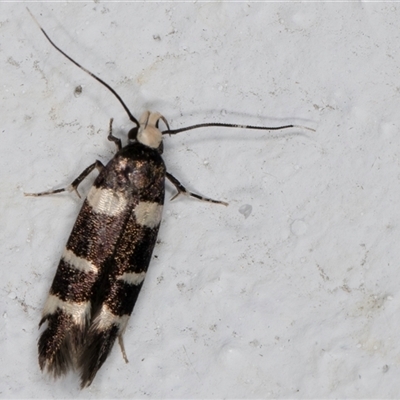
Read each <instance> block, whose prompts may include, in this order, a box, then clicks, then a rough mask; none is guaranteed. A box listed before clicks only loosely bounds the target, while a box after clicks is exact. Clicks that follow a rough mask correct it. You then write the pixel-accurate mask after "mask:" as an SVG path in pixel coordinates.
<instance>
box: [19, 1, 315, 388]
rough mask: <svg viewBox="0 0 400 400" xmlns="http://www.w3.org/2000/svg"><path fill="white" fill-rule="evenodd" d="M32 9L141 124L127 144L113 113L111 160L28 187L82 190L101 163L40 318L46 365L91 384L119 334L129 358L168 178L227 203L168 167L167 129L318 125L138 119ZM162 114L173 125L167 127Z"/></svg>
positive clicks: (178, 187) (180, 188)
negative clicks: (64, 181) (179, 123)
mask: <svg viewBox="0 0 400 400" xmlns="http://www.w3.org/2000/svg"><path fill="white" fill-rule="evenodd" d="M28 11H29V9H28ZM29 13H30V14H31V16H32V18H33V19H34V20H35V22H36V23H37V25H38V26H39V29H40V30H41V31H42V33H43V34H44V36H45V37H46V38H47V40H48V41H49V42H50V44H51V45H52V46H53V47H54V48H55V49H56V50H58V51H59V52H60V53H61V54H62V55H63V56H64V57H66V58H68V59H69V60H70V61H71V62H72V63H74V64H75V65H76V66H77V67H79V68H80V69H82V70H83V71H85V72H86V73H88V74H89V75H90V76H92V77H93V78H94V79H96V80H97V81H98V82H100V83H101V84H102V85H103V86H105V87H106V88H107V89H108V90H109V91H110V92H111V93H112V94H113V95H114V96H115V97H116V98H117V100H118V101H119V102H120V104H121V105H122V107H123V108H124V109H125V111H126V113H127V114H128V116H129V119H130V120H131V121H132V123H133V125H134V126H133V127H132V129H131V130H130V131H129V132H128V135H127V136H128V144H127V145H125V146H122V142H121V140H120V139H119V138H117V137H115V136H114V135H113V133H112V123H113V119H111V120H110V125H109V132H108V140H109V141H112V142H114V143H115V145H116V147H117V153H116V154H115V156H114V157H113V158H112V159H111V161H110V162H109V163H108V164H107V165H103V164H102V163H101V162H100V161H96V162H94V163H93V164H91V165H90V166H89V167H87V168H86V169H85V170H84V171H83V172H82V173H81V174H80V175H79V176H78V177H77V178H76V179H75V180H74V181H73V182H72V183H71V184H70V185H69V186H67V187H65V188H61V189H55V190H51V191H47V192H40V193H26V195H28V196H43V195H51V194H55V193H61V192H64V191H74V192H76V193H77V194H78V196H79V192H78V187H79V184H80V183H81V182H82V181H83V180H84V179H85V178H86V176H87V175H89V174H90V173H91V172H92V171H93V170H94V169H97V170H98V171H99V174H98V176H97V178H96V179H95V181H94V183H93V186H92V187H91V189H90V191H89V192H88V194H87V197H86V199H85V200H84V202H83V205H82V208H81V210H80V212H79V214H78V217H77V219H76V222H75V225H74V227H73V229H72V232H71V234H70V237H69V239H68V242H67V244H66V246H65V248H64V251H63V253H62V256H61V260H60V262H59V265H58V268H57V271H56V274H55V277H54V280H53V283H52V285H51V288H50V293H49V295H48V298H47V300H46V302H45V305H44V307H43V312H42V318H41V320H40V323H39V327H41V326H42V325H43V324H46V328H45V329H44V331H43V332H42V333H41V335H40V338H39V342H38V349H39V365H40V368H41V369H42V370H45V371H47V372H49V373H50V374H51V375H53V376H54V377H56V378H57V377H60V376H62V375H64V374H65V373H66V372H68V371H69V370H76V371H78V372H79V374H80V378H81V388H84V387H87V386H89V385H90V384H91V383H92V381H93V379H94V377H95V376H96V373H97V371H98V370H99V369H100V367H101V366H102V365H103V363H104V361H105V360H106V359H107V357H108V355H109V353H110V351H111V349H112V347H113V345H114V343H115V341H116V340H117V339H118V342H119V345H120V347H121V351H122V355H123V358H124V359H125V361H126V362H128V359H127V356H126V352H125V348H124V343H123V339H122V337H123V334H124V331H125V329H126V326H127V323H128V320H129V317H130V315H131V313H132V310H133V307H134V305H135V303H136V300H137V298H138V295H139V292H140V289H141V287H142V285H143V281H144V279H145V276H146V272H147V269H148V267H149V264H150V260H151V256H152V252H153V249H154V246H155V244H156V239H157V234H158V229H159V226H160V222H161V217H162V209H163V204H164V194H165V180H166V179H167V180H169V181H170V182H171V183H172V185H174V186H175V188H176V190H177V193H176V195H175V196H174V197H173V198H175V197H176V196H178V195H179V194H184V195H188V196H191V197H194V198H197V199H199V200H202V201H206V202H211V203H216V204H223V205H227V203H226V202H224V201H220V200H213V199H210V198H206V197H203V196H200V195H198V194H195V193H192V192H189V191H187V190H186V188H185V187H184V186H183V185H182V184H181V183H180V182H179V180H177V179H176V178H175V177H174V176H172V175H171V174H170V173H169V172H168V171H167V168H166V166H165V164H164V161H163V159H162V156H161V155H162V152H163V141H162V140H163V135H174V134H177V133H180V132H185V131H189V130H192V129H199V128H210V127H231V128H243V129H257V130H281V129H288V128H296V127H297V128H304V129H310V130H313V129H311V128H307V127H302V126H298V125H285V126H279V127H263V126H252V125H237V124H229V123H214V122H212V123H202V124H197V125H192V126H188V127H184V128H180V129H170V128H169V126H168V122H167V120H166V119H165V118H164V116H162V115H161V114H160V113H158V112H150V111H146V112H144V113H143V115H142V116H141V118H140V119H139V120H137V119H136V118H135V117H134V116H133V114H132V113H131V112H130V111H129V109H128V107H127V106H126V105H125V103H124V102H123V100H122V99H121V97H120V96H119V95H118V94H117V93H116V92H115V90H114V89H113V88H111V87H110V86H109V85H108V84H107V83H106V82H104V81H103V80H102V79H100V78H99V77H97V76H96V75H94V74H93V73H92V72H90V71H89V70H87V69H86V68H84V67H82V66H81V65H80V64H78V63H77V62H76V61H75V60H73V59H72V58H71V57H70V56H68V55H67V54H66V53H65V52H64V51H62V50H61V49H60V48H59V47H57V46H56V45H55V44H54V43H53V41H52V40H51V39H50V37H49V36H48V35H47V33H46V32H45V31H44V29H43V28H42V27H41V26H40V25H39V23H38V22H37V21H36V19H35V17H34V16H33V15H32V13H31V12H30V11H29ZM160 121H161V122H163V123H164V124H165V126H166V128H167V129H165V130H163V131H162V130H161V129H160V127H159V124H160ZM79 197H80V196H79Z"/></svg>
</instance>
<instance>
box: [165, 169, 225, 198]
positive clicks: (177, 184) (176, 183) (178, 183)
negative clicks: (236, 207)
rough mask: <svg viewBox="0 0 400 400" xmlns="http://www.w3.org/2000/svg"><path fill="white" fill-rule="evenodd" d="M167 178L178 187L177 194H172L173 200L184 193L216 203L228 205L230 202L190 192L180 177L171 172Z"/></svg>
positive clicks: (167, 174)
mask: <svg viewBox="0 0 400 400" xmlns="http://www.w3.org/2000/svg"><path fill="white" fill-rule="evenodd" d="M166 176H167V178H168V179H169V181H170V182H171V183H172V184H173V185H174V186H175V187H176V190H177V191H178V193H177V194H175V195H174V196H172V198H171V200H174V199H175V198H176V197H178V196H179V195H180V194H184V195H186V196H191V197H194V198H196V199H199V200H201V201H207V202H209V203H216V204H223V205H224V206H227V205H228V203H227V202H225V201H220V200H213V199H210V198H208V197H203V196H200V195H198V194H196V193H192V192H189V191H188V190H186V188H185V187H184V186H183V185H182V184H181V183H180V182H179V181H178V179H176V178H175V177H174V176H173V175H171V174H170V173H169V172H167V173H166Z"/></svg>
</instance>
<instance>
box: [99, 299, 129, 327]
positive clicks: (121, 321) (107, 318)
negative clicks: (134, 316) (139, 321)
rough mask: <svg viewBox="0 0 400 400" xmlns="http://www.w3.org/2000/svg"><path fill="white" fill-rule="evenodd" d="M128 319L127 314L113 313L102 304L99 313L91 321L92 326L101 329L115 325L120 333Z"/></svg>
mask: <svg viewBox="0 0 400 400" xmlns="http://www.w3.org/2000/svg"><path fill="white" fill-rule="evenodd" d="M128 319H129V315H123V316H122V317H119V316H118V315H114V314H113V313H112V312H111V310H110V309H109V308H108V307H107V306H106V305H105V304H103V306H102V307H101V311H100V314H99V315H98V316H97V317H96V318H95V320H94V321H93V328H94V329H95V330H99V331H102V330H106V329H108V328H110V327H111V326H112V325H117V326H118V328H119V333H121V332H123V331H124V330H125V328H126V325H127V324H128Z"/></svg>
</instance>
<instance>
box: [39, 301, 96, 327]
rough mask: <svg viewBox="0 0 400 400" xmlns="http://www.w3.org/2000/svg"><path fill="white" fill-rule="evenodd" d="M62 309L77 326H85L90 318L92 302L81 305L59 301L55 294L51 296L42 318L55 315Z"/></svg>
mask: <svg viewBox="0 0 400 400" xmlns="http://www.w3.org/2000/svg"><path fill="white" fill-rule="evenodd" d="M57 309H60V310H61V311H63V312H64V313H65V314H68V315H71V316H72V319H73V321H74V323H75V324H76V325H81V326H83V325H85V324H86V321H88V320H89V318H90V301H85V302H81V303H75V302H67V301H63V300H61V299H59V298H58V297H57V296H55V295H54V294H49V297H48V298H47V300H46V303H45V305H44V307H43V312H42V316H43V317H45V316H46V315H49V314H54V313H55V312H56V311H57Z"/></svg>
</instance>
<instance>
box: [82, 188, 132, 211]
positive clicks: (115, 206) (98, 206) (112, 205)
mask: <svg viewBox="0 0 400 400" xmlns="http://www.w3.org/2000/svg"><path fill="white" fill-rule="evenodd" d="M86 200H87V202H88V203H89V205H90V206H91V207H92V208H93V211H94V212H96V213H98V214H105V215H108V216H110V217H114V216H116V215H118V214H120V213H121V212H123V211H124V210H125V209H126V205H127V203H128V201H127V199H126V197H125V196H124V195H123V194H121V193H118V192H115V191H113V190H111V189H103V188H97V187H94V186H92V188H91V189H90V191H89V193H88V195H87V198H86Z"/></svg>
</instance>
